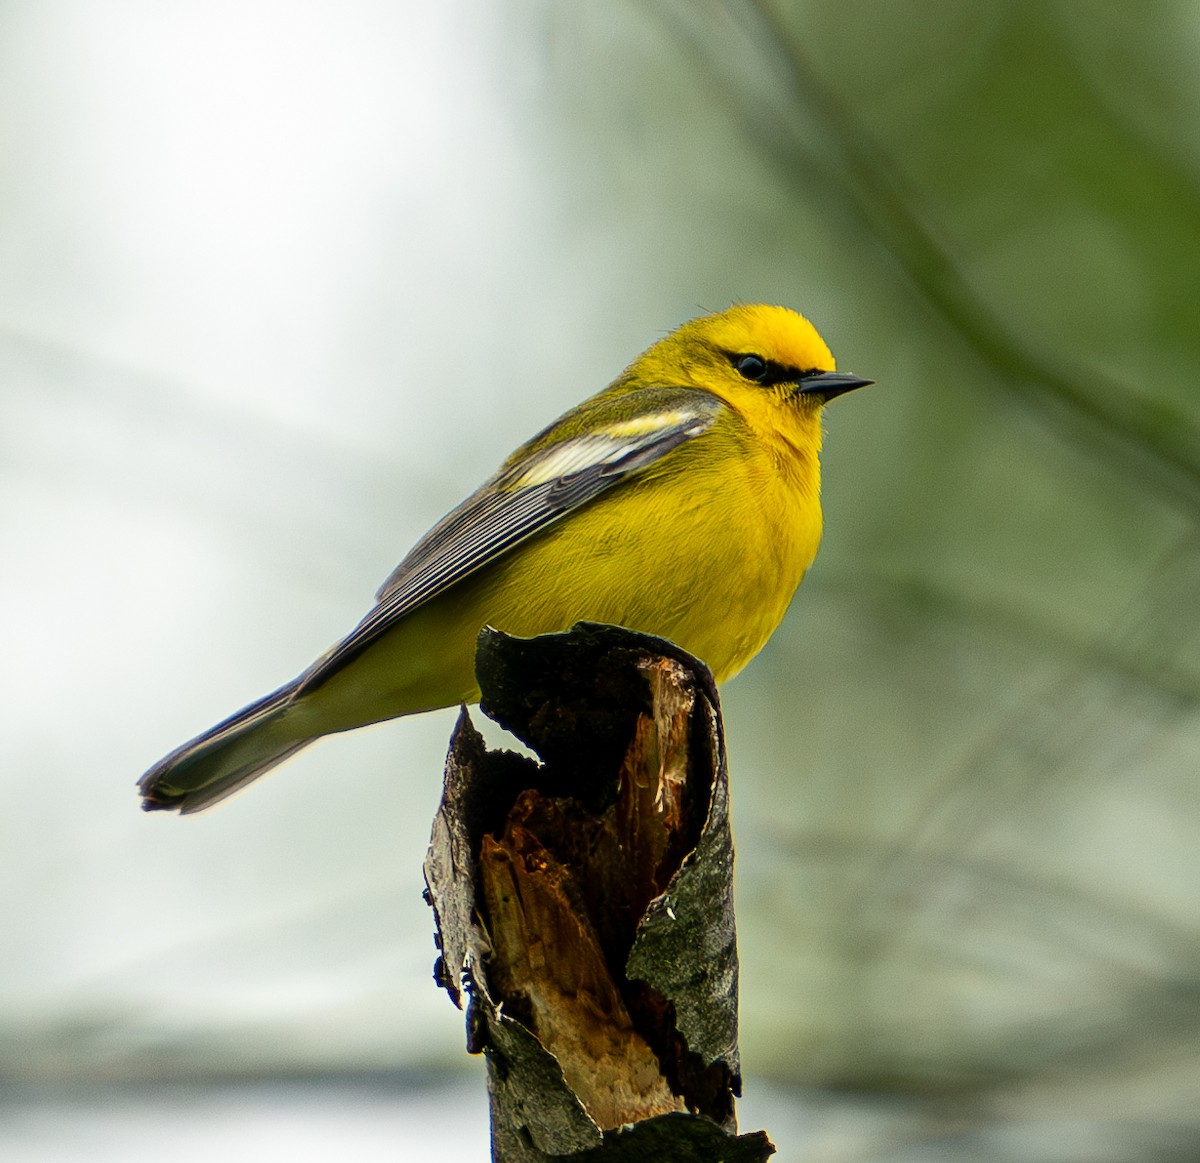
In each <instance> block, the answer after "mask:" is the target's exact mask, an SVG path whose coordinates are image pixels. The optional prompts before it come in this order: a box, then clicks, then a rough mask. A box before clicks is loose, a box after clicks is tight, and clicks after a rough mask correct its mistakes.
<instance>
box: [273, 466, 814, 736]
mask: <svg viewBox="0 0 1200 1163" xmlns="http://www.w3.org/2000/svg"><path fill="white" fill-rule="evenodd" d="M673 467H674V471H671V472H670V473H662V474H660V475H659V476H657V477H654V476H651V477H649V478H647V477H643V478H641V479H640V480H638V481H636V482H633V487H630V486H628V485H627V486H618V487H617V488H616V489H614V490H613V491H612V492H611V493H608V494H605V495H604V496H602V497H600V498H598V499H597V500H596V501H594V502H592V503H591V504H590V505H588V506H585V507H584V508H582V509H580V510H578V511H576V512H574V513H572V514H571V515H570V516H569V517H567V518H566V519H565V520H564V521H563V522H562V523H561V524H560V525H558V526H553V527H551V528H550V529H549V530H547V531H546V532H545V533H542V534H540V535H538V536H537V537H535V538H533V539H531V540H530V541H528V542H526V543H525V544H524V545H522V546H520V547H519V548H518V549H516V550H515V551H513V552H511V553H509V554H508V555H507V556H506V557H504V558H502V559H500V560H499V561H498V562H496V563H495V564H494V565H492V566H489V567H488V568H487V569H485V570H482V571H480V572H479V573H478V574H476V575H474V576H472V577H469V578H467V579H464V581H463V582H460V583H459V584H458V585H456V586H454V587H452V588H451V589H449V590H447V591H446V592H445V593H444V594H442V595H441V596H439V597H438V598H436V599H434V600H433V601H431V602H429V603H427V604H426V605H425V606H423V607H421V608H419V609H417V610H416V611H414V612H413V613H412V614H411V615H409V616H408V617H406V618H405V619H403V620H402V621H401V622H400V623H399V624H397V626H396V627H395V628H394V629H392V630H390V631H389V632H388V633H387V634H386V635H385V636H383V637H382V638H380V639H379V640H378V641H377V642H376V643H374V644H373V645H372V646H371V647H369V648H368V649H367V650H365V651H364V652H363V653H362V654H361V655H359V656H358V657H357V658H355V659H354V660H353V661H351V662H350V663H349V664H348V665H347V666H345V667H344V668H343V669H342V670H341V671H339V672H337V673H336V674H334V675H332V676H331V677H330V678H328V679H327V680H326V681H324V682H323V683H322V684H321V685H320V686H319V687H318V688H316V689H315V690H313V691H312V692H311V693H309V694H306V695H305V696H303V697H302V698H301V699H300V700H299V701H298V703H297V704H296V705H295V707H294V708H293V709H292V710H290V711H289V712H288V718H289V719H291V720H292V726H293V728H294V729H296V730H297V731H309V730H312V731H313V732H314V733H315V732H316V731H320V732H322V733H328V732H332V731H342V730H347V729H349V728H351V727H357V726H362V725H363V724H365V723H370V722H376V721H379V720H381V719H388V718H393V717H396V716H398V715H405V714H413V713H416V712H419V711H426V710H432V709H434V708H436V707H444V706H453V705H456V704H458V703H460V702H474V701H476V700H477V699H478V697H479V691H478V687H477V685H476V682H475V673H474V661H475V644H476V639H477V637H478V634H479V631H480V630H481V629H482V628H483V627H484V626H485V625H489V626H494V627H496V628H497V629H500V630H504V631H506V632H508V633H510V634H516V635H521V636H531V635H534V634H543V633H548V632H551V631H560V630H565V629H567V628H569V627H570V626H571V625H572V624H573V623H575V622H577V621H580V620H587V621H594V622H609V623H613V624H616V625H621V626H627V627H630V628H631V629H635V630H642V631H645V632H647V633H651V634H657V635H660V636H662V637H664V638H669V639H671V640H672V641H673V642H675V643H677V644H678V645H679V646H681V647H683V648H684V649H685V650H687V651H689V652H691V653H692V654H694V655H696V656H697V657H698V658H701V659H703V660H704V661H705V662H706V663H707V664H708V666H709V667H710V668H711V670H712V672H713V674H714V676H715V677H716V679H717V681H718V682H720V681H723V680H725V679H727V678H730V677H731V676H732V675H734V674H736V673H737V672H738V671H739V670H740V669H741V668H742V667H743V666H744V665H745V664H746V663H747V662H748V661H749V660H750V659H751V658H752V657H753V656H754V655H755V654H756V653H757V652H758V651H759V650H760V649H761V648H762V646H763V645H764V643H765V642H766V641H767V639H768V638H769V637H770V635H771V634H772V632H773V631H774V630H775V628H776V627H777V626H778V624H779V622H780V620H781V619H782V618H783V615H784V613H785V612H786V610H787V607H788V603H789V602H790V601H791V598H792V595H793V593H794V592H795V590H796V587H797V586H798V585H799V584H800V581H801V579H802V578H803V576H804V572H805V570H807V568H808V567H809V565H810V564H811V562H812V560H813V557H814V556H815V554H816V551H817V544H818V542H819V540H820V535H821V511H820V504H819V501H818V497H817V491H818V485H817V480H816V476H815V473H816V468H815V460H814V463H813V465H812V471H811V472H807V473H804V474H799V475H798V474H794V473H790V474H781V473H780V472H779V471H778V466H777V464H776V463H775V462H773V461H772V460H771V459H770V458H768V457H767V456H766V455H765V454H764V455H763V456H762V457H759V458H754V459H751V458H744V459H743V461H742V462H741V463H740V465H739V467H738V470H737V471H736V472H735V473H734V474H732V475H731V474H730V473H729V472H728V470H727V467H726V469H725V470H723V471H722V472H721V474H720V480H721V487H720V490H719V492H714V490H713V489H711V488H703V487H699V485H700V484H702V483H703V481H704V480H706V479H708V478H707V476H706V474H705V473H704V472H703V469H704V467H705V466H704V464H703V462H700V463H699V464H698V465H697V464H695V463H694V464H693V465H691V466H690V470H689V471H685V472H684V473H683V475H681V472H680V467H679V466H673ZM682 467H683V468H684V469H685V470H688V469H689V466H687V465H683V466H682ZM806 467H807V466H806Z"/></svg>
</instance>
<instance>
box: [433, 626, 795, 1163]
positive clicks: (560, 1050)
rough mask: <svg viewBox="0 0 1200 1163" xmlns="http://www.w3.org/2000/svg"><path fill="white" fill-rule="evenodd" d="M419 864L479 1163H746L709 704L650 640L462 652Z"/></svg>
mask: <svg viewBox="0 0 1200 1163" xmlns="http://www.w3.org/2000/svg"><path fill="white" fill-rule="evenodd" d="M476 669H477V673H478V676H479V682H480V687H481V689H482V692H483V695H482V699H481V707H482V709H483V710H484V712H485V713H486V714H487V715H489V716H490V717H491V718H492V719H494V720H496V722H498V723H500V724H501V725H502V726H503V727H505V728H506V729H507V730H509V731H510V732H512V734H514V735H515V736H517V737H518V738H519V739H521V740H522V741H523V742H524V743H525V744H526V745H527V746H528V747H530V748H531V749H532V750H533V751H534V752H536V753H537V755H538V756H539V757H540V759H541V762H540V763H539V762H537V761H535V760H533V759H531V758H529V757H527V756H522V755H517V754H514V753H513V752H509V751H489V750H488V749H487V747H486V746H485V744H484V741H483V739H482V737H481V736H480V735H479V733H478V731H476V729H475V727H474V726H473V724H472V723H471V719H470V716H469V715H468V713H467V711H466V709H465V708H464V710H463V712H462V715H461V716H460V718H459V722H458V725H457V727H456V728H455V732H454V736H453V739H452V741H451V746H450V753H449V756H448V757H447V761H446V779H445V790H444V793H443V797H442V803H441V806H440V807H439V810H438V814H437V816H436V818H435V820H434V825H433V835H432V839H431V841H430V847H429V855H428V857H427V859H426V862H425V879H426V883H427V885H428V894H427V895H428V899H429V901H430V904H431V905H432V906H433V909H434V914H435V919H436V923H437V930H438V936H437V940H438V946H439V948H440V950H441V956H440V957H439V959H438V965H437V969H436V976H437V979H438V981H439V983H440V984H441V985H442V986H443V987H444V988H445V989H446V991H447V992H448V993H449V994H450V996H451V998H452V999H453V1000H454V1002H455V1003H456V1004H457V1005H459V1006H461V1005H462V1004H463V1002H464V1000H465V1002H466V1007H467V1047H468V1049H469V1050H470V1051H472V1052H473V1053H483V1054H484V1055H485V1057H486V1059H487V1066H488V1093H489V1099H490V1108H491V1121H492V1158H493V1159H494V1160H496V1161H497V1163H547V1161H549V1160H558V1159H563V1158H570V1159H571V1160H573V1161H576V1163H615V1161H631V1163H632V1161H635V1160H638V1161H640V1160H647V1161H649V1160H654V1161H655V1163H671V1161H672V1160H681V1161H682V1160H687V1161H688V1163H697V1161H698V1163H703V1161H704V1160H713V1161H714V1163H715V1161H717V1160H723V1161H724V1163H762V1161H763V1160H765V1159H766V1158H767V1157H768V1156H769V1155H770V1154H771V1153H772V1151H773V1150H774V1148H773V1147H772V1146H771V1143H770V1141H769V1140H768V1139H767V1136H766V1135H765V1134H764V1133H763V1132H761V1131H760V1132H756V1133H753V1134H748V1135H738V1134H737V1130H736V1121H735V1118H734V1098H735V1096H737V1095H740V1093H741V1076H740V1066H739V1062H738V1050H737V977H738V972H737V971H738V965H737V943H736V934H735V928H734V914H733V841H732V836H731V833H730V825H729V814H728V802H729V789H728V773H727V770H726V760H725V747H724V740H723V734H722V725H721V717H720V704H719V701H718V698H717V693H716V689H715V686H714V684H713V681H712V678H711V676H710V675H709V673H708V671H707V669H706V668H705V667H704V666H703V665H702V664H701V663H699V662H698V661H697V660H696V659H694V658H692V657H691V656H690V655H688V654H686V653H684V652H683V651H681V650H680V649H679V648H678V647H676V646H674V645H673V644H672V643H670V642H667V641H665V640H663V639H658V638H652V637H649V636H647V635H643V634H635V633H633V632H631V631H627V630H622V629H619V628H617V627H611V626H598V625H594V624H590V623H579V624H578V625H576V626H575V627H573V628H572V630H571V631H569V632H568V633H565V634H550V635H544V636H542V637H538V638H530V639H522V638H512V637H509V636H508V635H505V634H501V633H499V632H497V631H494V630H485V631H484V632H483V634H481V635H480V640H479V651H478V656H477V660H476Z"/></svg>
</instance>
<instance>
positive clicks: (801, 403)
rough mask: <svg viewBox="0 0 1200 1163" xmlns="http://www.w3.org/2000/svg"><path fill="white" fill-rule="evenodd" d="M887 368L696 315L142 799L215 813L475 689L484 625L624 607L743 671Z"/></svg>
mask: <svg viewBox="0 0 1200 1163" xmlns="http://www.w3.org/2000/svg"><path fill="white" fill-rule="evenodd" d="M872 382H873V381H871V380H867V379H863V378H861V377H859V376H856V375H852V374H850V373H845V372H838V371H837V370H836V365H835V362H834V358H833V356H832V355H831V353H830V351H829V348H828V347H827V346H826V344H825V342H824V340H822V338H821V337H820V335H819V334H818V333H817V331H816V328H815V327H814V326H813V325H812V324H811V323H810V322H809V321H808V320H807V319H806V318H805V317H804V316H802V315H800V314H799V313H798V312H796V311H793V310H790V309H789V308H786V307H780V306H772V305H766V304H735V305H734V306H732V307H730V308H728V309H726V310H724V311H720V312H716V313H712V314H707V315H702V316H700V317H698V318H695V319H692V320H690V321H689V322H686V323H684V324H683V325H682V326H680V327H678V328H676V329H675V330H674V331H671V332H670V333H668V334H667V335H666V336H664V337H663V338H662V339H660V340H659V341H658V342H656V343H654V344H653V345H652V346H651V347H649V348H647V350H646V351H644V352H643V353H642V354H641V355H639V356H638V357H637V358H636V359H635V360H634V361H633V362H632V363H631V364H630V365H629V366H628V367H627V368H626V369H625V370H624V371H623V372H622V373H621V374H620V375H619V376H618V377H617V378H616V379H615V380H613V382H612V383H611V384H609V386H608V387H606V388H604V389H603V390H602V391H600V392H598V393H597V394H596V395H593V396H591V397H590V398H588V399H586V400H584V402H583V403H581V404H579V405H577V406H576V407H574V408H572V409H571V410H570V411H568V412H566V413H565V414H564V415H563V416H561V417H560V418H559V419H558V420H556V421H555V422H554V423H552V424H551V425H549V426H548V427H547V428H544V429H543V430H542V431H541V432H539V433H538V434H537V435H536V436H534V437H533V438H532V439H530V440H529V441H527V442H526V443H525V444H524V445H522V446H521V447H520V448H518V449H517V450H516V452H514V453H513V454H512V455H511V456H509V457H508V459H507V460H505V461H504V463H503V464H502V465H501V466H500V468H499V469H498V471H497V472H496V473H495V474H494V475H493V476H492V477H491V478H490V479H488V480H487V481H486V482H485V483H484V484H483V485H482V486H481V487H480V488H479V489H477V490H476V491H475V492H474V493H472V494H471V495H470V496H469V497H467V498H466V500H464V501H463V502H462V503H461V504H459V505H458V506H457V507H456V508H454V509H453V510H451V512H450V513H449V514H447V515H446V516H445V517H444V518H443V519H442V520H441V521H439V522H438V523H437V524H436V525H434V527H433V528H432V529H430V531H429V532H428V533H426V534H425V536H424V537H422V538H421V539H420V540H419V541H418V542H417V544H416V546H415V547H414V548H413V549H412V550H411V552H410V553H409V554H408V555H407V556H406V557H405V558H404V560H403V561H401V562H400V564H399V565H398V566H397V567H396V569H395V570H394V571H393V572H392V574H391V575H390V576H389V577H388V578H387V580H386V581H385V582H384V583H383V585H382V586H381V587H380V589H379V591H378V593H377V594H376V600H375V604H374V605H373V607H372V608H371V609H370V610H369V612H368V613H367V614H366V616H365V617H364V618H363V619H362V620H361V621H360V622H359V623H358V625H357V626H355V627H354V629H353V630H351V631H350V633H349V634H348V635H347V636H346V637H345V638H343V639H342V640H341V641H340V642H338V643H336V644H335V645H334V646H333V647H331V648H330V649H329V650H327V651H326V652H325V653H324V654H323V655H321V656H320V657H319V658H318V659H317V660H316V661H315V662H314V663H313V664H312V665H311V666H310V667H309V668H308V669H307V670H305V671H304V672H303V673H302V674H301V675H299V676H298V677H297V678H295V679H293V680H292V681H291V682H289V683H286V684H285V685H284V686H281V687H280V688H279V689H278V690H276V691H273V692H272V693H271V694H268V695H266V696H265V697H263V698H261V699H259V700H257V701H256V702H253V703H251V704H250V705H249V706H247V707H245V708H243V709H242V710H240V711H238V712H237V713H236V714H234V715H231V716H230V717H229V718H227V719H225V720H223V721H222V722H220V723H218V724H217V725H216V726H215V727H212V728H211V729H210V730H208V731H205V732H204V733H203V734H201V735H198V736H197V737H196V738H194V739H191V740H190V741H188V742H187V743H184V744H183V745H182V746H180V747H178V748H176V749H175V750H174V751H172V752H171V753H170V754H169V755H167V756H166V757H165V758H163V759H162V760H160V761H159V762H158V763H156V764H155V765H154V766H153V767H151V768H150V769H149V770H148V771H147V772H146V773H145V774H144V775H143V776H142V777H141V779H140V780H139V781H138V787H139V790H140V792H141V795H142V797H143V802H142V806H143V807H144V808H145V809H146V810H148V811H152V810H162V809H165V810H178V811H179V812H180V813H181V814H190V813H194V812H199V811H201V810H203V809H205V808H208V807H211V806H212V805H213V804H216V803H218V802H219V801H221V800H223V799H225V798H226V797H227V796H229V795H232V794H233V793H234V792H236V791H238V790H239V789H241V788H242V787H244V786H245V785H246V784H248V783H250V782H251V781H252V780H255V779H257V778H258V777H259V776H261V775H263V774H265V773H266V772H268V771H270V770H271V769H272V768H274V767H276V766H277V765H278V764H280V763H282V762H283V761H284V760H286V759H288V758H290V757H291V756H292V755H294V754H295V753H296V752H298V751H300V750H301V749H302V748H304V747H306V746H308V745H309V744H310V743H312V742H314V741H315V740H317V739H319V738H321V737H322V736H325V735H331V734H335V733H338V732H341V731H348V730H351V729H353V728H356V727H362V726H366V725H367V724H370V723H377V722H381V721H383V720H387V719H394V718H398V717H401V716H405V715H413V714H418V713H420V712H424V711H429V710H434V709H436V708H440V707H449V706H456V705H459V704H468V703H473V702H477V701H478V699H479V688H478V685H477V682H476V678H475V673H474V660H475V647H476V641H477V638H478V636H479V634H480V632H481V630H483V628H484V627H487V626H490V627H494V628H496V629H499V630H503V631H505V632H507V633H509V634H513V635H518V636H522V637H525V636H534V635H537V634H543V633H550V632H554V631H563V630H566V629H568V628H569V627H570V626H572V625H573V624H575V623H576V622H579V621H584V620H586V621H590V622H599V623H610V624H614V625H619V626H624V627H627V628H629V629H633V630H640V631H643V632H645V633H649V634H654V635H657V636H659V637H663V638H667V639H670V640H671V641H673V642H674V643H676V644H677V645H678V646H680V647H682V648H683V649H684V650H686V651H688V652H690V653H691V654H693V655H695V656H697V657H699V658H700V659H701V660H703V661H704V662H705V663H706V664H707V665H708V667H709V669H710V671H711V672H712V674H713V677H714V679H715V680H716V681H717V682H718V683H722V682H724V681H726V680H728V679H729V678H732V677H733V676H734V675H735V674H736V673H737V672H738V671H740V670H741V669H742V667H744V666H745V665H746V663H747V662H749V661H750V659H751V658H753V657H754V655H755V654H757V653H758V651H759V650H760V649H761V648H762V647H763V645H764V644H765V643H766V641H767V639H768V638H770V636H771V634H772V633H773V632H774V631H775V629H776V627H777V626H778V625H779V623H780V621H781V620H782V619H783V616H784V614H785V612H786V611H787V608H788V606H789V604H790V602H791V600H792V597H793V595H794V593H795V591H796V589H797V587H798V586H799V585H800V582H801V580H802V579H803V577H804V575H805V573H806V572H807V570H808V568H809V566H810V565H811V564H812V562H813V559H814V558H815V556H816V553H817V546H818V543H819V542H820V539H821V529H822V517H821V502H820V462H819V453H820V449H821V440H822V410H823V408H824V406H825V405H826V404H827V403H828V402H829V401H830V400H832V399H834V398H835V397H837V396H840V395H842V394H844V393H846V392H849V391H851V390H853V389H856V388H859V387H863V386H865V385H867V384H870V383H872Z"/></svg>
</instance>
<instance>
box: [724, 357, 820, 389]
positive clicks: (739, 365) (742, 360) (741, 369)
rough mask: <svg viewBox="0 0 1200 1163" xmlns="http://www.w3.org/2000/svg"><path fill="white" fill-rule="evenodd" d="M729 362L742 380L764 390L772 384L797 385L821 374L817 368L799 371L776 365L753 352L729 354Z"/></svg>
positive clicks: (794, 368) (771, 360)
mask: <svg viewBox="0 0 1200 1163" xmlns="http://www.w3.org/2000/svg"><path fill="white" fill-rule="evenodd" d="M729 362H730V363H732V364H733V366H734V368H735V369H736V370H737V373H738V374H739V375H740V376H741V377H742V378H743V379H747V380H750V381H751V382H752V383H755V384H762V386H763V387H764V388H769V387H770V386H771V385H772V384H798V383H799V382H800V381H801V380H802V379H804V378H805V377H806V376H815V375H820V374H821V373H820V370H819V369H818V368H807V369H804V370H801V369H800V368H796V367H787V366H785V365H784V364H781V363H776V362H775V361H774V360H773V359H764V358H763V357H762V356H761V355H756V354H754V352H738V353H736V354H730V356H729Z"/></svg>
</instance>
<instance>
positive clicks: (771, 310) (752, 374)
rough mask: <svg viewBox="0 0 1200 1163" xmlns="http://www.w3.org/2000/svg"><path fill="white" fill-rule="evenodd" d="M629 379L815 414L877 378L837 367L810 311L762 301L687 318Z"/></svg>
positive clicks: (635, 366) (739, 404)
mask: <svg viewBox="0 0 1200 1163" xmlns="http://www.w3.org/2000/svg"><path fill="white" fill-rule="evenodd" d="M622 380H624V381H626V382H629V383H631V384H642V385H644V384H648V383H652V384H672V385H675V384H678V385H687V386H693V387H699V388H704V389H705V390H706V391H710V392H712V393H714V394H715V395H718V396H720V397H721V398H722V399H723V400H725V401H726V403H728V404H731V405H732V406H733V407H735V408H739V409H742V408H744V407H746V406H751V407H753V406H755V405H756V404H757V405H758V406H761V405H762V404H765V403H768V402H769V403H784V404H787V405H789V406H790V407H792V408H795V409H798V410H799V411H801V412H802V413H805V414H813V415H815V414H816V413H818V412H819V411H820V409H821V406H822V405H823V404H825V403H827V402H828V401H829V400H831V399H833V398H834V396H840V395H841V394H842V393H843V392H849V391H851V390H852V389H854V388H860V387H863V386H864V385H866V384H869V383H871V382H872V381H871V380H866V379H862V378H861V377H859V376H855V375H850V374H848V373H845V372H839V371H837V370H836V364H835V363H834V359H833V356H832V355H831V354H830V351H829V348H828V347H827V346H826V345H825V341H824V340H823V339H822V338H821V337H820V335H818V334H817V329H816V328H815V327H813V325H812V324H811V323H810V322H809V321H808V320H807V319H805V318H804V316H803V315H800V314H798V313H797V312H795V311H792V310H789V309H788V308H787V307H771V306H765V305H762V304H753V305H739V306H735V307H730V308H729V309H728V310H726V311H721V312H720V313H719V314H716V315H702V316H701V317H700V318H698V319H693V320H692V321H691V322H689V323H685V324H684V325H683V326H682V327H679V328H677V329H676V330H675V331H672V332H671V334H670V335H668V336H666V337H665V338H664V339H661V340H659V342H658V343H656V344H655V345H654V346H653V347H651V348H649V349H648V350H647V351H646V352H644V353H643V354H642V355H641V356H639V357H638V359H637V360H635V361H634V363H633V364H632V365H631V366H630V367H629V369H628V370H627V371H626V373H625V375H624V376H623V377H622Z"/></svg>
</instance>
